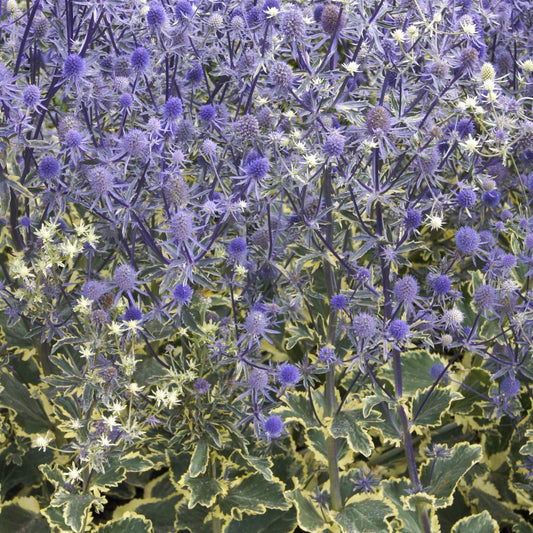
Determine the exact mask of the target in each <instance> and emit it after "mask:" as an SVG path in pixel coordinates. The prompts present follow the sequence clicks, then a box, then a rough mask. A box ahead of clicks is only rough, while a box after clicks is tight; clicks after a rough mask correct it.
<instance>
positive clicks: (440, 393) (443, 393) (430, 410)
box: [413, 387, 461, 427]
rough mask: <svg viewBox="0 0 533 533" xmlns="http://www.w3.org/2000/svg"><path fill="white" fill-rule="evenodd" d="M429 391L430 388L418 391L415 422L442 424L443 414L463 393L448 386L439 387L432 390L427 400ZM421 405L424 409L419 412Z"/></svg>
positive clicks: (417, 423)
mask: <svg viewBox="0 0 533 533" xmlns="http://www.w3.org/2000/svg"><path fill="white" fill-rule="evenodd" d="M428 392H429V389H428V390H421V391H418V393H417V394H416V396H415V397H414V398H413V416H416V418H415V419H414V421H413V424H415V425H417V426H428V427H433V426H438V425H439V424H440V419H441V416H443V415H444V414H445V413H446V412H448V407H449V406H450V404H451V403H452V402H453V401H454V400H456V399H458V398H461V395H460V394H459V393H457V392H453V391H451V390H450V389H448V388H440V387H438V388H435V389H433V390H432V391H431V394H430V395H429V398H428V399H427V401H426V396H427V394H428ZM424 402H425V403H424ZM422 405H423V407H422ZM420 407H422V409H421V410H420V412H418V410H419V409H420ZM416 413H418V415H416Z"/></svg>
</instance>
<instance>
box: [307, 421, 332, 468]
mask: <svg viewBox="0 0 533 533" xmlns="http://www.w3.org/2000/svg"><path fill="white" fill-rule="evenodd" d="M305 441H306V443H307V445H308V446H309V448H310V449H311V450H312V451H313V452H314V454H315V459H316V460H317V461H321V462H322V463H323V464H325V465H327V464H328V444H327V434H326V430H325V429H324V428H317V429H313V428H311V429H308V430H307V431H306V432H305ZM339 455H340V454H339Z"/></svg>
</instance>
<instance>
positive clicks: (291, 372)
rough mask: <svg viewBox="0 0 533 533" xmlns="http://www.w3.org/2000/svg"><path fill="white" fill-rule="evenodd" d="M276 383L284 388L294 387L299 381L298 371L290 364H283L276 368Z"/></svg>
mask: <svg viewBox="0 0 533 533" xmlns="http://www.w3.org/2000/svg"><path fill="white" fill-rule="evenodd" d="M277 376H278V381H279V382H280V383H281V384H282V385H284V386H285V387H291V386H293V385H296V384H297V383H298V381H300V377H301V376H300V371H299V370H298V368H297V367H295V366H294V365H291V364H290V363H283V364H282V365H281V366H280V367H279V368H278V373H277Z"/></svg>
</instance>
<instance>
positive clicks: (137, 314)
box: [124, 305, 143, 322]
mask: <svg viewBox="0 0 533 533" xmlns="http://www.w3.org/2000/svg"><path fill="white" fill-rule="evenodd" d="M142 318H143V314H142V312H141V310H140V309H139V308H138V307H137V306H135V305H130V306H129V307H128V308H127V309H126V312H125V313H124V320H125V321H126V322H129V321H131V320H142Z"/></svg>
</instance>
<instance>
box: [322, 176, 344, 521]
mask: <svg viewBox="0 0 533 533" xmlns="http://www.w3.org/2000/svg"><path fill="white" fill-rule="evenodd" d="M323 176H324V181H323V187H324V201H325V206H326V209H328V214H327V221H326V224H325V228H324V229H325V240H326V241H327V242H328V243H329V244H331V245H333V216H332V213H331V209H330V208H331V204H332V200H331V187H332V185H331V169H330V167H329V166H326V167H325V169H324V174H323ZM324 277H325V281H326V291H327V296H328V300H329V301H331V298H332V297H333V295H334V294H335V284H334V274H333V269H332V268H331V264H330V263H329V261H328V260H327V259H325V260H324ZM336 326H337V312H336V310H335V309H333V308H331V310H330V313H329V320H328V331H327V341H328V343H330V344H333V343H334V342H335V332H336ZM336 410H337V398H336V396H335V364H334V363H332V364H331V366H330V368H329V370H328V373H327V375H326V416H328V417H333V416H334V415H335V413H336ZM338 446H339V445H338V439H335V438H334V437H332V436H331V435H330V436H329V437H328V440H327V453H328V472H329V483H330V492H331V508H332V509H333V510H334V511H340V510H341V509H342V505H343V503H342V496H341V490H340V478H339V465H338Z"/></svg>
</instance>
